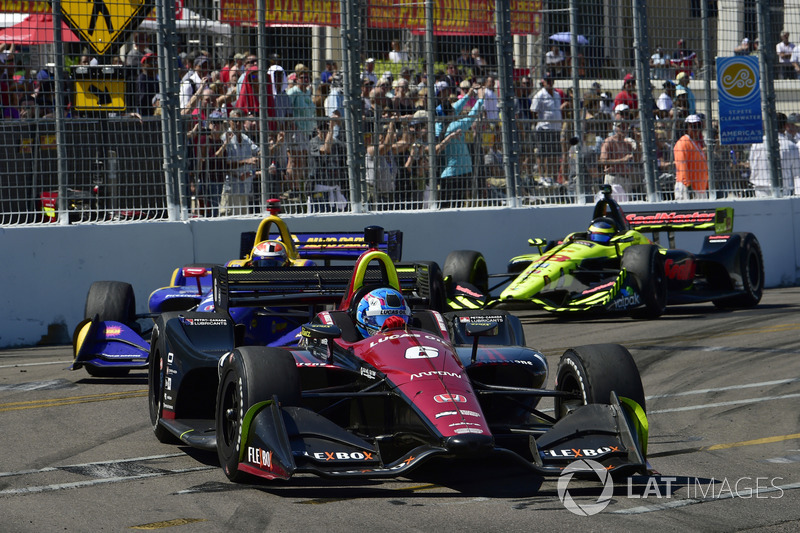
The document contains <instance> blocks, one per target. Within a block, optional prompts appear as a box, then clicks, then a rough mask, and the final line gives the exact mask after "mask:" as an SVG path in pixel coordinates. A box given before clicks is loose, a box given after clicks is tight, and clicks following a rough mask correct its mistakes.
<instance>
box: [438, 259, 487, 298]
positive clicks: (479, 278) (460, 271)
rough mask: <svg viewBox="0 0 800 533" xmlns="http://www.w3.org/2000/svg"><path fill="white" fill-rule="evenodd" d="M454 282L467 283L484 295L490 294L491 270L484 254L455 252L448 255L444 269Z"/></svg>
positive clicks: (445, 274) (445, 273)
mask: <svg viewBox="0 0 800 533" xmlns="http://www.w3.org/2000/svg"><path fill="white" fill-rule="evenodd" d="M442 270H443V272H444V276H445V277H447V276H450V278H451V279H452V280H453V281H465V282H467V283H469V284H470V285H473V286H475V287H476V288H477V289H479V290H480V291H481V292H482V293H483V294H487V293H488V292H489V270H488V268H487V266H486V259H485V258H484V257H483V254H481V253H480V252H476V251H475V250H455V251H453V252H450V253H449V254H447V258H446V259H445V260H444V268H443V269H442Z"/></svg>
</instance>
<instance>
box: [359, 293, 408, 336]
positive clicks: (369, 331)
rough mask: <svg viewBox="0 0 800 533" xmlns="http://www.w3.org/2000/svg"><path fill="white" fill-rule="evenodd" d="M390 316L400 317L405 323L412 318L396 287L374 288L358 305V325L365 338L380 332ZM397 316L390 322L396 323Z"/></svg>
mask: <svg viewBox="0 0 800 533" xmlns="http://www.w3.org/2000/svg"><path fill="white" fill-rule="evenodd" d="M390 317H397V318H400V319H402V321H403V323H405V324H408V320H409V319H410V318H411V309H410V308H409V307H408V304H406V300H405V298H403V295H402V294H401V293H400V291H397V290H395V289H387V288H381V289H374V290H372V291H370V292H369V293H367V295H366V296H364V298H362V299H361V301H360V302H358V307H356V327H357V328H358V331H359V333H361V335H362V337H364V338H367V337H369V336H371V335H375V334H376V333H378V332H379V331H380V330H381V328H382V327H383V325H384V323H385V322H387V319H389V318H390ZM397 318H393V319H392V320H390V321H389V322H390V323H391V324H394V323H395V322H397Z"/></svg>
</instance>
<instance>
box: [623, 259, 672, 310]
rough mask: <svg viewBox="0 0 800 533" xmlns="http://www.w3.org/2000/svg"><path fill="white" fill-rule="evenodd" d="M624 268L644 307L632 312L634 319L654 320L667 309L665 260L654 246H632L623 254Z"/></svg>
mask: <svg viewBox="0 0 800 533" xmlns="http://www.w3.org/2000/svg"><path fill="white" fill-rule="evenodd" d="M622 268H623V269H625V270H626V271H627V272H628V274H629V275H630V276H631V278H633V283H634V284H635V285H636V288H637V290H638V292H639V295H640V296H641V298H642V303H643V304H644V305H643V306H642V307H636V308H634V309H632V310H631V316H632V317H633V318H644V319H653V318H658V317H660V316H661V315H663V314H664V311H665V310H666V309H667V275H666V272H665V271H664V258H663V257H662V255H661V254H660V253H659V251H658V246H655V245H653V244H640V245H634V246H630V247H628V248H626V249H625V251H624V252H623V253H622Z"/></svg>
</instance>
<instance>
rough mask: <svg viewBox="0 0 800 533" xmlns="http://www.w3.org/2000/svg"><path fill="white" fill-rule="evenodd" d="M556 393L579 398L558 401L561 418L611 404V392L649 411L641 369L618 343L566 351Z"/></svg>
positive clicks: (556, 404)
mask: <svg viewBox="0 0 800 533" xmlns="http://www.w3.org/2000/svg"><path fill="white" fill-rule="evenodd" d="M556 390H558V391H563V392H572V393H575V394H577V395H579V396H580V398H577V399H574V400H572V399H565V398H558V397H556V398H555V412H556V418H559V419H561V418H563V417H564V416H566V415H568V414H569V413H570V412H571V411H572V410H573V409H575V408H577V407H579V406H581V405H587V404H590V403H599V404H605V405H608V404H609V402H610V398H611V392H612V391H614V392H616V394H617V396H620V397H625V398H630V399H631V400H633V401H635V402H636V403H638V404H639V405H640V406H641V407H642V409H646V406H645V397H644V387H643V386H642V378H641V376H640V375H639V369H638V368H637V367H636V363H635V362H634V360H633V357H632V356H631V354H630V352H629V351H628V350H627V348H625V347H624V346H621V345H619V344H592V345H589V346H579V347H577V348H570V349H569V350H567V351H566V352H564V355H562V356H561V359H560V360H559V362H558V370H557V372H556Z"/></svg>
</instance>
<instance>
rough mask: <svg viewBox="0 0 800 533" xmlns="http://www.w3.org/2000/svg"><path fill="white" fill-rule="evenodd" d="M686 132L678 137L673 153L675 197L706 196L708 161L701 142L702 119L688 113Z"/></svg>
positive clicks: (678, 198) (703, 144)
mask: <svg viewBox="0 0 800 533" xmlns="http://www.w3.org/2000/svg"><path fill="white" fill-rule="evenodd" d="M684 122H685V123H686V134H685V135H684V136H683V137H681V138H680V139H678V142H676V143H675V148H674V149H673V151H674V154H675V199H676V200H690V199H692V198H708V162H707V161H706V152H705V143H704V142H703V119H702V118H701V117H700V116H699V115H689V116H688V117H686V120H684Z"/></svg>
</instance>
